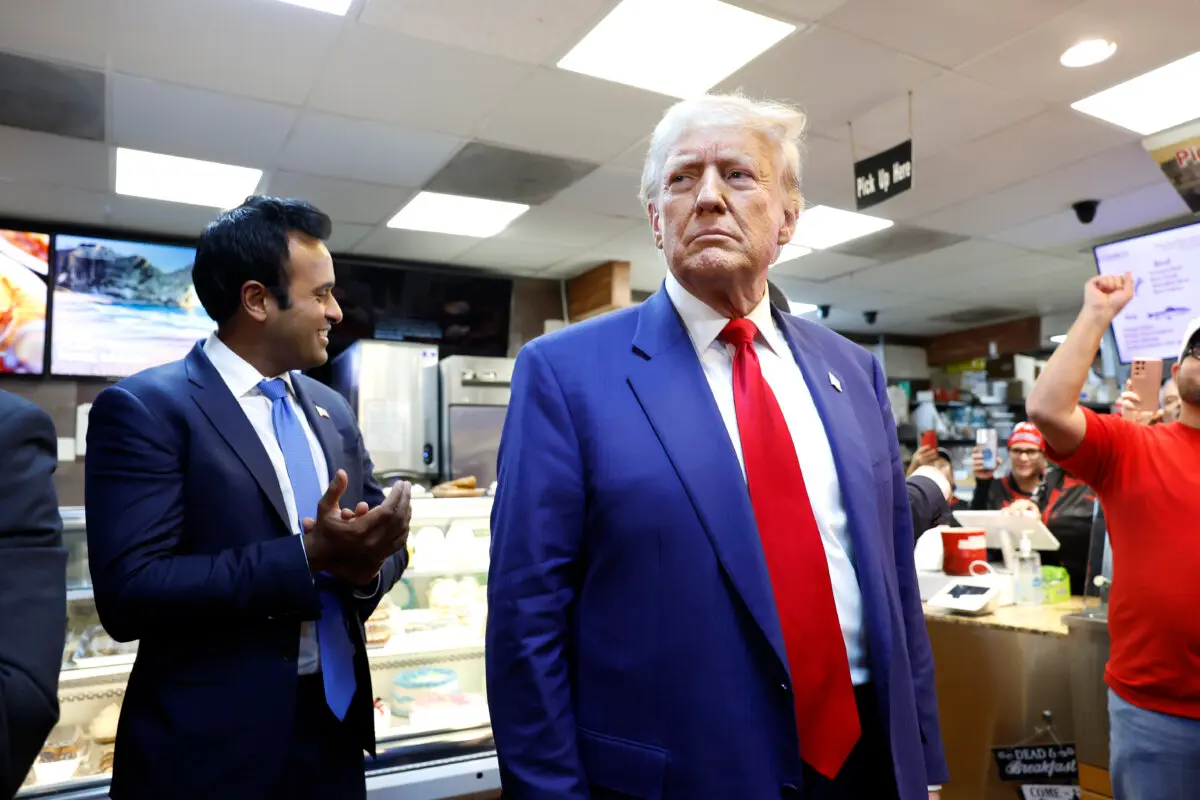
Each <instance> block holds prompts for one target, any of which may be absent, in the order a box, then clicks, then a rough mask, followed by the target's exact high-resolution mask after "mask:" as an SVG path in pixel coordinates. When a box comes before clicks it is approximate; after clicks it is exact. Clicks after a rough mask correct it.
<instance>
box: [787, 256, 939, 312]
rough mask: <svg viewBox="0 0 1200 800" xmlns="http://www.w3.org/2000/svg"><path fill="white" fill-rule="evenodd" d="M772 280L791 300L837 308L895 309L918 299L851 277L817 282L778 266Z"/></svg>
mask: <svg viewBox="0 0 1200 800" xmlns="http://www.w3.org/2000/svg"><path fill="white" fill-rule="evenodd" d="M800 260H801V261H803V260H804V259H800ZM771 281H772V283H776V284H778V285H779V288H781V289H783V291H784V293H785V294H787V296H788V299H789V300H793V301H795V302H797V303H815V304H818V305H821V304H829V305H831V306H833V307H834V308H840V309H850V310H853V311H855V312H863V311H878V310H880V309H885V308H895V307H896V306H900V305H904V304H906V303H912V302H914V301H915V300H917V299H919V296H918V295H915V294H909V293H904V292H880V291H870V290H866V289H863V288H862V287H861V286H859V285H858V284H856V283H853V282H852V281H851V280H850V278H837V279H835V280H831V281H825V282H816V281H811V280H805V279H804V278H802V277H797V276H793V275H782V274H778V267H776V268H775V269H772V270H771Z"/></svg>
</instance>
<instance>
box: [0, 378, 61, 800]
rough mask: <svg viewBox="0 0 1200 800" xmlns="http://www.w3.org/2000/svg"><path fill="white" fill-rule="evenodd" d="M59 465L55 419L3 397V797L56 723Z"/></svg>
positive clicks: (0, 784)
mask: <svg viewBox="0 0 1200 800" xmlns="http://www.w3.org/2000/svg"><path fill="white" fill-rule="evenodd" d="M57 466H58V441H57V438H56V437H55V433H54V422H53V421H52V420H51V419H50V415H49V414H47V413H46V412H45V411H43V410H42V409H40V408H38V407H37V406H35V405H34V404H33V403H30V402H29V401H28V400H23V399H21V398H19V397H17V396H16V395H12V394H9V393H8V392H4V391H0V798H4V797H12V796H13V795H14V794H16V792H17V789H18V788H19V787H20V786H21V783H22V782H23V781H24V780H25V776H26V775H27V774H28V772H29V768H30V767H31V766H33V760H34V759H35V758H36V757H37V754H38V752H39V751H40V750H41V749H42V745H44V744H45V743H46V736H47V735H49V733H50V730H51V729H52V728H53V727H54V725H55V723H57V722H58V674H59V671H60V670H61V669H62V656H63V646H64V644H65V639H66V635H67V551H66V548H64V547H63V542H62V519H61V518H60V517H59V514H58V497H57V495H56V494H55V491H54V470H55V468H56V467H57Z"/></svg>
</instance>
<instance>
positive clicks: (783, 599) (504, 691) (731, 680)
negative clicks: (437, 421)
mask: <svg viewBox="0 0 1200 800" xmlns="http://www.w3.org/2000/svg"><path fill="white" fill-rule="evenodd" d="M803 128H804V118H803V116H802V115H801V114H800V113H799V112H797V111H795V110H794V109H792V108H789V107H786V106H782V105H776V104H773V103H758V102H753V101H751V100H748V99H745V98H742V97H733V96H707V97H702V98H698V99H693V100H686V101H683V102H681V103H678V104H677V105H675V106H674V107H672V108H671V109H670V110H669V111H668V112H667V114H666V115H665V116H664V118H663V120H662V121H661V122H660V123H659V125H658V126H657V128H656V129H655V131H654V134H653V137H652V138H651V143H650V150H649V154H648V156H647V159H646V167H645V171H644V175H643V179H642V190H641V196H642V200H643V201H644V203H645V206H646V209H647V212H648V214H649V218H650V227H651V230H652V232H653V235H654V240H655V242H656V243H657V245H658V247H659V248H661V249H662V250H663V252H664V254H665V255H666V261H667V265H668V268H669V269H668V274H667V277H666V281H665V282H664V285H663V288H662V289H661V290H660V291H658V292H657V293H655V294H654V295H652V296H651V297H650V298H649V299H648V300H646V302H645V303H643V304H642V305H641V306H639V307H637V308H632V309H627V310H623V311H619V312H615V313H612V314H608V315H605V316H603V317H600V318H598V319H595V320H592V321H589V322H585V323H583V324H580V325H575V326H571V327H569V328H566V329H564V330H562V331H559V332H557V333H554V334H551V335H549V336H545V337H542V338H540V339H537V340H535V341H533V342H531V343H530V344H528V345H526V346H525V348H524V349H523V350H522V351H521V354H520V357H519V358H518V360H517V367H516V370H515V372H514V375H513V385H512V400H511V403H510V405H509V410H508V418H507V420H506V422H505V427H504V434H503V438H502V440H501V446H500V459H499V490H498V492H497V495H496V501H495V506H494V509H493V512H492V565H491V574H490V577H489V581H488V595H489V601H490V602H489V619H488V631H487V680H488V686H489V687H490V691H489V702H490V705H491V709H492V728H493V731H494V732H495V739H496V746H497V749H498V751H499V756H500V764H501V775H502V779H503V783H504V792H505V797H506V798H514V799H515V800H533V799H534V798H536V799H537V800H543V799H544V800H573V799H575V798H589V797H590V798H593V800H595V799H597V798H618V797H620V798H629V797H633V798H647V799H650V798H653V800H659V798H663V799H664V800H695V798H747V800H750V799H751V798H752V799H753V800H759V799H760V798H769V797H783V798H792V797H794V798H800V797H803V798H806V799H807V800H813V799H814V798H816V799H817V800H825V799H828V800H835V799H836V800H859V799H860V798H867V797H869V798H872V800H885V799H888V798H899V799H900V800H925V798H926V797H927V796H928V795H927V792H929V787H928V784H930V783H932V784H937V783H940V782H942V781H943V780H945V779H946V778H947V777H948V776H947V774H946V762H945V758H944V755H943V753H942V745H941V735H940V731H939V727H938V714H937V703H936V698H935V693H934V681H933V660H932V657H931V653H930V647H929V640H928V638H927V635H926V631H925V623H924V619H923V616H922V611H921V601H920V597H919V595H918V590H917V582H916V573H915V568H914V565H913V547H912V542H913V534H912V523H911V520H910V517H909V508H908V496H907V489H906V486H905V478H904V471H903V469H902V467H901V462H900V454H899V448H898V444H897V439H896V432H895V426H894V424H893V421H892V416H891V410H890V406H889V404H888V399H887V394H886V385H885V382H884V376H883V372H882V371H881V370H880V367H879V364H878V363H877V362H876V361H875V359H874V358H872V357H871V355H870V354H869V353H868V352H867V351H866V350H864V349H862V348H860V347H858V346H856V345H854V344H851V343H850V342H848V341H847V340H845V339H843V338H842V337H840V336H838V335H837V334H835V333H833V332H831V331H828V330H826V329H825V328H823V327H821V326H819V325H817V324H815V323H811V322H806V321H804V320H801V319H798V318H797V317H794V316H791V315H789V314H787V313H785V312H784V311H783V310H781V309H778V308H775V309H772V306H771V303H770V302H769V300H768V297H767V269H768V267H769V266H770V265H771V263H772V262H773V261H774V260H775V259H776V258H777V257H778V255H779V251H780V248H781V247H782V246H783V245H784V244H786V243H787V242H788V241H789V240H790V239H791V237H792V233H793V231H794V230H795V226H796V222H797V219H798V217H799V214H800V210H801V198H800V153H799V146H798V145H799V141H800V139H801V137H802V135H803Z"/></svg>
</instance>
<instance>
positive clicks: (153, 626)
mask: <svg viewBox="0 0 1200 800" xmlns="http://www.w3.org/2000/svg"><path fill="white" fill-rule="evenodd" d="M329 232H330V222H329V218H328V217H327V216H325V215H324V214H322V213H321V212H320V211H318V210H317V209H315V208H313V207H312V206H311V205H309V204H308V203H304V202H301V201H296V200H278V199H275V198H269V197H252V198H250V199H248V200H247V201H246V202H245V203H244V204H243V205H242V206H240V207H239V208H236V209H233V210H232V211H228V212H226V213H223V214H222V215H221V216H220V217H218V218H217V220H216V221H215V222H213V223H212V224H210V225H209V226H208V228H207V229H206V230H205V231H204V233H203V234H202V235H201V237H200V243H199V246H198V247H197V250H196V263H195V268H194V273H193V274H194V281H195V285H196V292H197V294H198V295H199V297H200V301H201V302H202V303H203V304H204V308H205V310H206V311H207V312H208V313H209V315H210V316H211V317H212V318H213V319H215V320H216V321H217V325H218V329H217V333H216V334H214V335H213V336H211V337H209V339H208V340H207V341H205V342H203V343H198V344H197V345H196V347H195V348H194V349H193V350H192V352H191V353H190V354H188V356H187V357H186V358H185V359H183V360H182V361H178V362H175V363H172V364H167V365H165V366H162V367H158V368H155V369H151V370H147V371H146V372H143V373H140V374H138V375H135V376H133V377H131V378H127V379H125V380H123V381H121V382H120V383H118V384H117V385H116V386H114V387H111V388H109V389H106V390H105V391H104V392H102V393H101V394H100V396H99V397H98V398H97V399H96V402H95V404H94V405H93V407H92V411H91V419H90V423H89V428H88V457H87V486H86V489H87V522H88V547H89V554H90V560H91V569H92V579H93V583H94V585H95V594H96V607H97V610H98V611H99V613H100V621H101V622H102V623H103V624H104V626H105V628H106V629H107V630H108V632H109V633H110V634H111V635H112V636H113V637H114V638H115V639H117V640H119V641H130V640H133V639H139V640H140V642H141V644H140V647H139V650H138V660H137V665H136V666H135V668H134V671H133V674H132V675H131V676H130V679H129V685H128V689H127V690H126V693H125V702H124V706H123V710H122V713H121V720H120V725H119V727H118V730H117V748H116V758H115V769H114V772H113V783H112V797H114V798H117V799H118V800H125V798H143V797H144V798H162V797H172V798H193V797H194V798H211V797H221V798H225V799H226V800H232V799H233V798H243V797H244V798H283V797H287V798H305V797H311V798H331V797H337V798H355V797H358V798H362V797H364V796H365V793H366V785H365V779H364V772H363V760H362V753H363V750H364V749H366V750H370V751H372V752H374V746H375V736H374V726H373V722H372V717H373V713H372V708H371V705H372V703H371V697H372V694H371V676H370V669H369V666H368V664H367V658H366V650H365V644H364V641H365V639H364V635H363V622H364V620H365V619H366V618H367V617H368V616H369V615H370V614H371V612H372V611H373V610H374V609H375V607H376V605H377V604H378V602H379V599H380V598H381V597H382V595H383V593H385V592H387V591H388V590H389V589H390V588H391V587H392V585H393V584H394V583H395V581H396V580H397V579H398V578H399V577H400V574H401V572H402V571H403V570H404V567H405V566H406V559H407V556H406V552H405V542H406V540H407V537H408V520H409V516H410V512H409V508H408V500H409V487H408V484H400V485H398V486H397V487H396V488H394V489H393V491H392V492H391V494H390V495H389V496H388V498H387V499H386V500H385V499H384V494H383V491H382V490H381V489H380V486H379V484H378V483H377V482H376V481H375V478H374V477H373V476H372V470H373V468H372V465H371V459H370V457H369V456H368V455H367V452H366V450H365V448H364V447H363V443H362V437H361V435H360V434H359V431H358V427H357V424H356V422H355V419H354V415H353V412H352V411H351V409H350V407H349V405H348V404H347V403H346V401H345V400H343V399H342V398H341V396H339V395H338V394H337V393H335V392H333V391H332V390H330V389H329V388H327V387H325V386H322V385H321V384H319V383H317V382H316V381H313V380H311V379H309V378H306V377H305V376H303V375H302V374H300V372H298V370H301V369H306V368H310V367H315V366H318V365H320V364H323V363H324V362H325V361H326V360H327V358H328V356H327V353H326V347H327V345H328V343H329V338H328V334H329V329H330V326H332V325H334V324H336V323H337V322H338V321H339V320H340V319H341V316H342V313H341V309H340V308H339V307H338V304H337V300H335V299H334V297H333V285H334V272H333V260H332V259H331V258H330V255H329V251H328V250H327V249H326V247H325V244H324V242H323V239H325V238H326V237H327V236H328V235H329ZM322 493H323V494H322Z"/></svg>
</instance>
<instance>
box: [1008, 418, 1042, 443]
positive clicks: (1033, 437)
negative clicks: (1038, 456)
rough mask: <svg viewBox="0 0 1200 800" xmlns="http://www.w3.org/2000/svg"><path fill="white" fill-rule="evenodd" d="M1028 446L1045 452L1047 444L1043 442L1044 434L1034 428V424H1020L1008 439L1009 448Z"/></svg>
mask: <svg viewBox="0 0 1200 800" xmlns="http://www.w3.org/2000/svg"><path fill="white" fill-rule="evenodd" d="M1017 444H1027V445H1030V446H1031V447H1036V448H1037V449H1038V450H1045V449H1046V443H1045V442H1044V441H1043V440H1042V432H1041V431H1039V430H1038V429H1037V428H1035V427H1033V423H1032V422H1018V423H1017V424H1016V425H1015V426H1014V427H1013V430H1012V434H1010V435H1009V437H1008V446H1009V447H1012V446H1013V445H1017Z"/></svg>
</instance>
